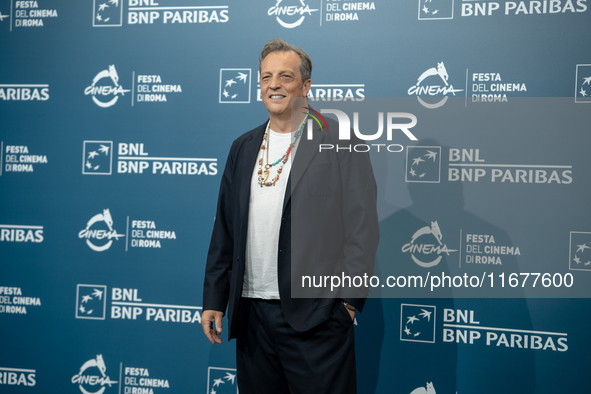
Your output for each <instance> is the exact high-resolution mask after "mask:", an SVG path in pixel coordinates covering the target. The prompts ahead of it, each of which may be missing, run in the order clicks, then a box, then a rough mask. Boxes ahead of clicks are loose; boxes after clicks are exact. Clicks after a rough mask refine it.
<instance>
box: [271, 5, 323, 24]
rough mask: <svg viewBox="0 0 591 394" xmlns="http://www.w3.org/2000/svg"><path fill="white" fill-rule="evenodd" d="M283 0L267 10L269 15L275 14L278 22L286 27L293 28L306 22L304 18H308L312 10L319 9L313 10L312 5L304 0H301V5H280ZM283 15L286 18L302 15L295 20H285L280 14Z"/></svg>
mask: <svg viewBox="0 0 591 394" xmlns="http://www.w3.org/2000/svg"><path fill="white" fill-rule="evenodd" d="M282 1H283V0H277V4H275V6H273V7H271V8H269V11H268V12H267V13H268V14H269V15H275V18H276V19H277V22H278V23H279V24H280V25H281V26H283V27H285V28H286V29H293V28H294V27H298V26H299V25H301V24H302V23H303V22H304V19H305V18H306V15H312V12H315V11H318V10H317V9H316V10H312V9H310V7H309V6H308V5H306V3H304V0H299V3H300V6H280V4H281V2H282ZM280 15H283V16H284V18H285V16H288V17H290V16H296V17H297V16H298V15H301V16H300V18H299V19H297V20H296V21H295V22H291V23H288V22H284V21H283V20H282V19H281V18H280V17H279V16H280Z"/></svg>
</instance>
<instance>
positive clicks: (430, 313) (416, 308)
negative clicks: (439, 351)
mask: <svg viewBox="0 0 591 394" xmlns="http://www.w3.org/2000/svg"><path fill="white" fill-rule="evenodd" d="M436 311H437V310H436V308H435V306H432V305H415V304H400V340H401V341H412V342H427V343H435V314H436Z"/></svg>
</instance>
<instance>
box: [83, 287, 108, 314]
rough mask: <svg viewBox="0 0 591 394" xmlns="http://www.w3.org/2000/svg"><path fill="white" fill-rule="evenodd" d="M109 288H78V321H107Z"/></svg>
mask: <svg viewBox="0 0 591 394" xmlns="http://www.w3.org/2000/svg"><path fill="white" fill-rule="evenodd" d="M106 310H107V286H104V285H78V286H77V287H76V319H91V320H105V314H106Z"/></svg>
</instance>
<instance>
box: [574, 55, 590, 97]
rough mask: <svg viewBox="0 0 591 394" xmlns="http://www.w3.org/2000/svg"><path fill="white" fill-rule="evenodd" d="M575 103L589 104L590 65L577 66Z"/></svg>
mask: <svg viewBox="0 0 591 394" xmlns="http://www.w3.org/2000/svg"><path fill="white" fill-rule="evenodd" d="M575 103H591V64H577V72H576V75H575Z"/></svg>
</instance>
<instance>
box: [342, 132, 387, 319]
mask: <svg viewBox="0 0 591 394" xmlns="http://www.w3.org/2000/svg"><path fill="white" fill-rule="evenodd" d="M351 144H364V141H362V140H360V139H358V138H357V137H353V138H352V139H351ZM337 160H338V162H339V171H340V177H341V186H342V191H341V193H342V194H341V198H342V215H343V226H344V235H345V245H344V251H343V256H344V267H345V270H346V271H347V273H348V274H349V275H350V276H354V275H355V276H361V277H363V276H364V275H365V274H367V277H368V279H367V280H368V281H369V277H370V276H371V275H373V270H374V264H375V258H376V251H377V247H378V242H379V238H380V233H379V220H378V214H377V185H376V181H375V177H374V174H373V168H372V165H371V160H370V156H369V153H367V152H349V151H346V150H345V151H341V152H339V153H337ZM358 290H361V289H358ZM362 291H363V292H364V294H360V291H355V292H352V294H348V292H345V293H344V294H343V297H342V299H343V300H345V301H347V302H348V303H350V304H351V305H353V306H354V307H355V308H356V309H357V310H359V311H362V310H363V306H364V305H365V300H366V298H367V297H368V295H369V287H367V288H365V287H363V290H362ZM352 296H354V297H352Z"/></svg>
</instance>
